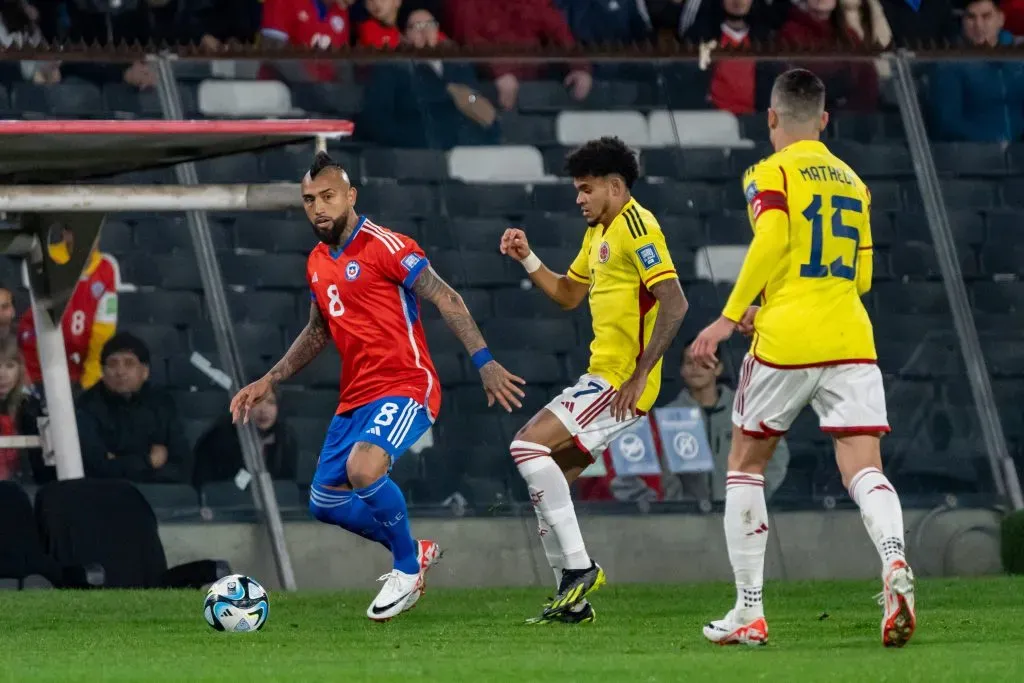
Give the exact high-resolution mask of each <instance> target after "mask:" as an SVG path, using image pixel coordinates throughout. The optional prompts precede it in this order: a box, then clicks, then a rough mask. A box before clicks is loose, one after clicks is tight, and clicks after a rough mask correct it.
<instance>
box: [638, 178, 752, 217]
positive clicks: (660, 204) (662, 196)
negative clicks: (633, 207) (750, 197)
mask: <svg viewBox="0 0 1024 683" xmlns="http://www.w3.org/2000/svg"><path fill="white" fill-rule="evenodd" d="M733 192H734V193H735V194H734V195H731V194H730V193H727V194H725V195H724V196H723V193H722V188H721V187H720V186H718V185H711V184H706V183H671V182H667V183H657V184H655V183H648V182H643V181H640V182H638V183H636V184H635V185H634V186H633V194H634V195H635V196H636V198H637V201H639V202H640V203H641V204H643V205H644V206H646V207H647V208H648V209H650V210H651V211H652V212H653V213H654V215H655V216H659V215H665V214H669V215H671V214H673V213H677V212H678V213H705V212H711V211H717V210H720V209H721V208H722V207H723V205H724V206H728V204H729V199H728V198H729V197H730V196H732V197H733V199H734V200H736V201H733V202H732V203H733V204H736V202H737V201H738V202H739V207H740V208H742V206H743V204H742V201H743V194H742V192H741V191H740V187H739V184H737V185H736V187H735V188H733Z"/></svg>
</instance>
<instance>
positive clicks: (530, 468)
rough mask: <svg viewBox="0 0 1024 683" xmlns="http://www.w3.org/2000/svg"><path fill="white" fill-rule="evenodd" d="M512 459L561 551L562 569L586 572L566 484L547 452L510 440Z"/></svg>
mask: <svg viewBox="0 0 1024 683" xmlns="http://www.w3.org/2000/svg"><path fill="white" fill-rule="evenodd" d="M510 451H511V453H512V459H513V460H514V461H515V463H516V468H517V469H518V470H519V474H521V475H522V477H523V479H524V480H526V486H527V488H528V489H529V491H530V501H531V502H532V503H533V505H534V507H536V508H537V510H538V512H539V514H540V515H542V516H543V517H544V521H546V522H547V524H548V526H549V527H550V528H551V531H552V533H553V534H554V535H555V538H556V539H557V541H558V546H559V547H560V548H561V550H562V557H563V559H564V568H565V569H589V568H590V566H591V564H592V563H591V561H590V555H588V554H587V549H586V546H585V545H584V544H583V534H582V533H581V532H580V525H579V522H578V521H577V520H576V510H575V509H574V508H573V505H572V496H571V495H570V493H569V483H568V482H567V481H566V480H565V474H563V473H562V470H561V469H559V467H558V465H557V464H556V463H555V461H554V459H553V458H552V457H551V449H550V448H548V447H547V446H542V445H541V444H538V443H531V442H529V441H518V440H517V441H513V442H512V445H511V446H510Z"/></svg>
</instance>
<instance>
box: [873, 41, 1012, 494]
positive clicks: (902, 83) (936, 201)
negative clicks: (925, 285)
mask: <svg viewBox="0 0 1024 683" xmlns="http://www.w3.org/2000/svg"><path fill="white" fill-rule="evenodd" d="M893 61H894V62H895V67H896V69H895V71H896V85H897V92H898V93H899V103H900V114H901V115H902V117H903V127H904V128H905V129H906V131H907V140H908V142H909V144H910V155H911V158H913V160H914V174H915V175H916V176H917V183H918V187H919V188H920V190H921V198H922V199H923V200H924V210H925V215H926V216H927V217H928V226H929V228H930V229H931V233H932V241H933V242H934V243H935V256H936V257H937V259H938V264H939V269H940V270H941V272H942V281H943V283H944V284H945V287H946V296H947V297H948V298H949V306H950V310H951V311H952V314H953V326H954V328H955V329H956V334H957V337H958V338H959V340H960V352H961V353H962V354H963V357H964V363H965V364H966V366H967V379H968V381H969V383H970V385H971V394H972V396H973V397H974V405H975V407H976V409H977V411H978V420H979V422H980V423H981V434H982V438H983V439H984V441H985V450H986V451H987V452H988V457H989V464H990V465H991V467H992V479H993V480H994V482H995V486H996V492H997V493H998V494H999V496H1000V497H1002V498H1008V499H1009V501H1010V504H1011V505H1012V506H1013V509H1014V510H1020V509H1022V508H1024V496H1022V495H1021V490H1020V481H1019V480H1018V479H1017V470H1016V469H1015V468H1014V465H1013V460H1011V459H1010V453H1009V451H1008V450H1007V448H1006V438H1005V436H1004V433H1003V427H1002V424H1001V423H1000V420H999V411H998V410H997V408H996V402H995V397H994V396H993V394H992V383H991V381H990V380H989V374H988V368H987V366H986V364H985V357H984V356H983V355H982V352H981V343H980V342H979V340H978V330H977V328H976V327H975V324H974V315H973V313H972V312H971V305H970V302H969V301H968V299H967V288H966V287H964V279H963V273H962V272H961V271H960V261H959V260H958V259H957V255H956V245H955V244H954V242H953V233H952V231H951V230H950V227H949V215H948V214H947V213H946V205H945V202H943V200H942V194H941V187H940V185H939V175H938V173H937V172H936V170H935V160H934V158H933V157H932V150H931V147H930V146H929V143H928V136H927V134H926V132H925V127H924V119H923V117H922V116H921V107H920V104H919V103H918V101H917V90H916V89H915V88H914V80H913V77H912V75H911V73H910V63H909V59H908V57H907V52H906V50H899V51H898V52H897V53H896V55H895V57H894V58H893Z"/></svg>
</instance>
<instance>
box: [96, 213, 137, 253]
mask: <svg viewBox="0 0 1024 683" xmlns="http://www.w3.org/2000/svg"><path fill="white" fill-rule="evenodd" d="M134 242H135V240H134V237H133V236H132V227H131V226H130V225H128V224H127V223H122V222H121V221H116V220H109V219H108V220H106V221H104V223H103V228H102V230H101V232H100V250H101V251H104V252H106V253H108V254H114V255H115V256H125V255H127V254H130V253H131V251H132V249H134V248H135V244H134Z"/></svg>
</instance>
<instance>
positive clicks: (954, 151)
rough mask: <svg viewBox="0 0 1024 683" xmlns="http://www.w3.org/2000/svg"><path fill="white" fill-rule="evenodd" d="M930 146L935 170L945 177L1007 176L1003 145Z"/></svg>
mask: <svg viewBox="0 0 1024 683" xmlns="http://www.w3.org/2000/svg"><path fill="white" fill-rule="evenodd" d="M929 146H930V147H931V150H932V157H933V158H934V159H935V169H936V170H937V171H938V172H939V173H940V174H941V175H943V176H958V177H963V176H985V177H998V176H1003V175H1006V172H1007V163H1006V154H1005V153H1004V151H1003V145H1002V144H999V143H979V142H970V143H967V142H958V143H932V144H931V145H929Z"/></svg>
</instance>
